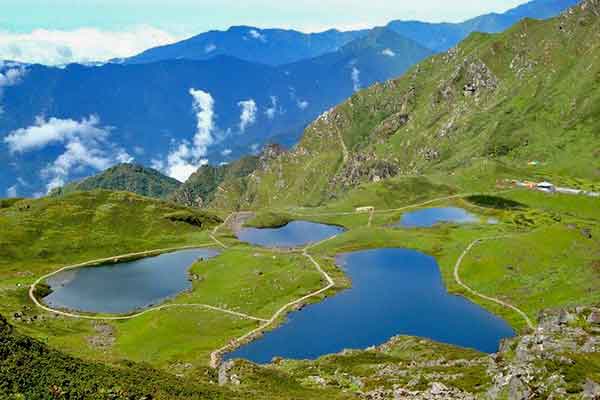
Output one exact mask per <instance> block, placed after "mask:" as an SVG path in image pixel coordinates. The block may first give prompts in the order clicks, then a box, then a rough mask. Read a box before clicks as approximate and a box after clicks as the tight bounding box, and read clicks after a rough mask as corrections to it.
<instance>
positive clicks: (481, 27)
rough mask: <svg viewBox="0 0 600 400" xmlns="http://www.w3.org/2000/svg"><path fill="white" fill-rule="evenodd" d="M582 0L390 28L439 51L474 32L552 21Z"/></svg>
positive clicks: (537, 1)
mask: <svg viewBox="0 0 600 400" xmlns="http://www.w3.org/2000/svg"><path fill="white" fill-rule="evenodd" d="M578 1H579V0H534V1H530V2H529V3H526V4H523V5H520V6H518V7H515V8H513V9H511V10H508V11H507V12H505V13H502V14H498V13H491V14H485V15H481V16H479V17H476V18H472V19H469V20H467V21H464V22H461V23H427V22H420V21H392V22H390V23H389V24H388V28H390V29H392V30H394V31H396V32H398V33H399V34H401V35H402V36H404V37H407V38H410V39H412V40H414V41H415V42H417V43H420V44H421V45H422V46H425V47H428V48H430V49H432V50H435V51H436V52H441V51H446V50H448V49H449V48H451V47H454V46H456V45H457V44H458V43H459V42H460V41H461V40H463V39H465V38H466V37H467V36H469V34H471V33H473V32H485V33H498V32H502V31H504V30H506V29H508V28H510V27H511V26H512V25H514V24H516V23H517V22H519V21H521V20H522V19H524V18H535V19H546V18H552V17H554V16H556V15H558V14H560V13H561V12H562V11H564V10H566V9H567V8H569V7H571V6H573V5H575V4H577V2H578Z"/></svg>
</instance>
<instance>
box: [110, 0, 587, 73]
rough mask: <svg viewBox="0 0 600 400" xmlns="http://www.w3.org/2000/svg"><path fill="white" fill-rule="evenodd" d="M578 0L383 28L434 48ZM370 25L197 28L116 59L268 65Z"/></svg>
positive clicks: (334, 44) (540, 1)
mask: <svg viewBox="0 0 600 400" xmlns="http://www.w3.org/2000/svg"><path fill="white" fill-rule="evenodd" d="M578 1H579V0H533V1H531V2H528V3H526V4H523V5H520V6H518V7H515V8H513V9H511V10H508V11H507V12H505V13H502V14H498V13H490V14H485V15H481V16H479V17H476V18H472V19H469V20H466V21H464V22H460V23H427V22H420V21H401V20H396V21H392V22H390V23H389V24H388V25H387V27H388V28H389V29H391V30H393V31H395V32H396V33H398V34H400V35H402V36H404V37H405V38H409V39H412V40H413V41H415V42H417V43H419V44H420V45H421V46H423V47H426V48H428V49H430V50H432V51H435V52H441V51H446V50H448V49H449V48H451V47H454V46H456V45H457V44H458V43H459V42H460V41H462V40H463V39H465V38H466V37H467V36H469V34H471V33H473V32H486V33H498V32H502V31H504V30H506V29H508V28H509V27H511V26H512V25H514V24H515V23H517V22H519V21H520V20H522V19H523V18H535V19H546V18H551V17H554V16H556V15H558V14H559V13H561V12H562V11H563V10H565V9H567V8H569V7H571V6H573V5H575V4H577V3H578ZM368 34H369V30H357V31H348V32H340V31H338V30H335V29H332V30H329V31H325V32H321V33H310V34H305V33H301V32H297V31H293V30H282V29H260V28H257V27H252V26H236V27H232V28H230V29H228V30H226V31H210V32H206V33H201V34H199V35H196V36H194V37H192V38H189V39H186V40H183V41H181V42H178V43H175V44H171V45H166V46H161V47H156V48H153V49H149V50H147V51H144V52H143V53H141V54H138V55H136V56H134V57H131V58H127V59H124V60H115V62H123V63H148V62H156V61H162V60H173V59H188V60H206V59H209V58H212V57H215V56H217V55H228V56H232V57H236V58H239V59H242V60H246V61H251V62H258V63H262V64H268V65H283V64H288V63H293V62H296V61H299V60H303V59H306V58H312V57H317V56H320V55H323V54H325V53H330V52H334V51H337V50H338V49H339V48H341V47H343V46H344V45H346V44H348V43H350V42H352V41H354V40H356V39H359V38H361V37H364V36H366V35H368Z"/></svg>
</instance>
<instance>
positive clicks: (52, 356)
mask: <svg viewBox="0 0 600 400" xmlns="http://www.w3.org/2000/svg"><path fill="white" fill-rule="evenodd" d="M0 371H1V376H2V379H1V380H0V398H3V399H15V400H16V399H27V400H38V399H40V400H41V399H44V400H45V399H99V400H100V399H103V400H104V399H106V400H108V399H112V400H130V399H131V400H134V399H135V400H141V399H145V400H149V399H224V398H228V399H230V398H238V397H237V396H235V395H234V394H233V393H231V391H229V390H227V389H222V388H219V387H217V386H215V385H209V384H208V383H201V382H198V381H195V382H192V381H191V380H190V381H185V382H183V381H182V380H181V379H178V378H177V377H175V376H174V375H171V374H168V373H166V372H163V371H158V370H156V369H154V368H151V367H149V366H147V365H141V364H134V363H130V362H127V363H123V365H120V366H118V367H111V366H108V365H103V364H100V363H94V362H85V361H82V360H80V359H77V358H75V357H71V356H68V355H66V354H64V353H61V352H60V351H57V350H54V349H51V348H49V347H48V346H47V345H45V344H44V343H42V342H40V341H37V340H35V339H32V338H29V337H27V336H24V335H21V334H19V333H17V332H15V330H14V329H13V327H12V326H11V325H10V324H9V323H8V322H7V321H6V319H5V318H4V317H3V316H1V315H0Z"/></svg>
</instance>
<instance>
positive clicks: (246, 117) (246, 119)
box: [238, 99, 258, 132]
mask: <svg viewBox="0 0 600 400" xmlns="http://www.w3.org/2000/svg"><path fill="white" fill-rule="evenodd" d="M238 106H240V107H241V109H242V112H241V114H240V131H241V132H245V131H246V128H248V127H249V126H251V125H253V124H254V123H255V122H256V113H257V111H258V107H257V106H256V102H255V101H254V99H249V100H244V101H240V102H239V103H238Z"/></svg>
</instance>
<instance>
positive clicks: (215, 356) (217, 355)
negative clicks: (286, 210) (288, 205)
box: [210, 236, 336, 368]
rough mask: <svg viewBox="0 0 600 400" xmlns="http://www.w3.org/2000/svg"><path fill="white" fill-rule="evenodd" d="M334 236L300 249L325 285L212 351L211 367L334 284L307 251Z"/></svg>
mask: <svg viewBox="0 0 600 400" xmlns="http://www.w3.org/2000/svg"><path fill="white" fill-rule="evenodd" d="M335 237H336V236H332V237H330V238H328V239H325V240H322V241H320V242H317V243H313V244H310V245H308V246H306V247H305V248H304V249H303V250H302V255H303V256H305V257H306V258H308V260H309V261H310V262H311V263H312V264H313V265H314V266H315V268H316V269H317V271H319V273H321V275H323V277H324V278H325V279H326V280H327V285H326V286H325V287H323V288H321V289H319V290H317V291H315V292H312V293H309V294H307V295H306V296H303V297H301V298H299V299H297V300H294V301H291V302H289V303H287V304H285V305H284V306H282V307H281V308H280V309H279V310H277V311H276V312H275V314H273V316H272V317H271V318H270V319H269V320H267V321H265V323H264V324H262V325H260V326H259V327H258V328H256V329H254V330H252V331H250V332H248V333H246V334H245V335H243V336H240V337H239V338H237V339H233V340H231V341H230V342H229V343H228V344H226V345H225V346H223V347H221V348H219V349H217V350H215V351H213V352H212V353H211V354H210V366H211V367H212V368H218V367H219V365H220V364H221V360H222V357H223V354H225V353H228V352H230V351H233V350H235V349H236V348H238V347H239V346H241V345H243V344H244V343H246V342H248V341H251V340H253V339H255V338H256V337H258V336H260V335H261V334H262V333H263V332H264V331H265V330H266V329H267V328H268V327H269V326H271V325H273V324H274V323H275V321H277V320H278V319H279V317H281V315H282V314H283V313H285V312H286V310H287V309H288V308H290V307H293V306H295V305H298V304H301V303H304V302H305V301H307V300H309V299H311V298H312V297H315V296H319V295H320V294H322V293H324V292H326V291H327V290H329V289H331V288H332V287H334V286H335V282H334V280H333V279H332V278H331V276H329V274H328V273H327V272H325V270H324V269H323V268H322V267H321V265H320V264H319V263H318V262H317V260H315V259H314V257H313V256H311V255H310V254H309V253H308V250H309V249H311V248H312V247H315V246H318V245H320V244H323V243H325V242H327V241H329V240H332V239H334V238H335Z"/></svg>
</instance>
